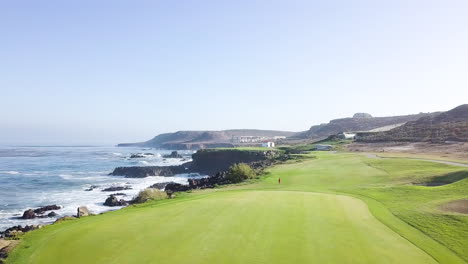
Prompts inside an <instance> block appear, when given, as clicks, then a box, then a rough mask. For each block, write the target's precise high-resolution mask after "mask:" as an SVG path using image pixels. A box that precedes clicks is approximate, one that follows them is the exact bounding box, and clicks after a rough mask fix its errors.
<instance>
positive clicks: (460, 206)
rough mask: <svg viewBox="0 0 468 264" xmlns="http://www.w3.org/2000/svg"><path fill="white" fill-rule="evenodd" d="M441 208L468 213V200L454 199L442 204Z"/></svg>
mask: <svg viewBox="0 0 468 264" xmlns="http://www.w3.org/2000/svg"><path fill="white" fill-rule="evenodd" d="M441 209H442V210H444V211H448V212H456V213H461V214H468V200H466V199H465V200H458V201H452V202H449V203H446V204H443V205H442V206H441Z"/></svg>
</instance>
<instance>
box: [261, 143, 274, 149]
mask: <svg viewBox="0 0 468 264" xmlns="http://www.w3.org/2000/svg"><path fill="white" fill-rule="evenodd" d="M262 147H264V148H274V147H275V142H273V141H267V142H263V143H262Z"/></svg>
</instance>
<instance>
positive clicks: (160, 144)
mask: <svg viewBox="0 0 468 264" xmlns="http://www.w3.org/2000/svg"><path fill="white" fill-rule="evenodd" d="M294 134H295V132H287V131H274V130H256V129H232V130H221V131H177V132H174V133H165V134H160V135H158V136H156V137H154V138H153V139H150V140H148V141H145V142H139V143H122V144H119V145H118V146H119V147H135V146H137V147H151V148H161V149H203V148H214V147H233V146H234V144H235V143H234V142H233V138H234V137H240V136H254V137H267V138H269V137H289V136H292V135H294Z"/></svg>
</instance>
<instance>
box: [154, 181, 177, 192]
mask: <svg viewBox="0 0 468 264" xmlns="http://www.w3.org/2000/svg"><path fill="white" fill-rule="evenodd" d="M172 183H175V182H158V183H155V184H153V185H151V186H150V188H154V189H159V190H164V189H165V188H166V186H167V185H168V184H172Z"/></svg>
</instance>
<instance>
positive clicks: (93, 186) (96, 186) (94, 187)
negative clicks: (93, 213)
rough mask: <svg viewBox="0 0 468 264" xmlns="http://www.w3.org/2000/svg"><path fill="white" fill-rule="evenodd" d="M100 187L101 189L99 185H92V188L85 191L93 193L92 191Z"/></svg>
mask: <svg viewBox="0 0 468 264" xmlns="http://www.w3.org/2000/svg"><path fill="white" fill-rule="evenodd" d="M98 187H99V185H91V186H89V188H88V189H86V190H85V191H87V192H89V191H92V190H94V189H96V188H98Z"/></svg>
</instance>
